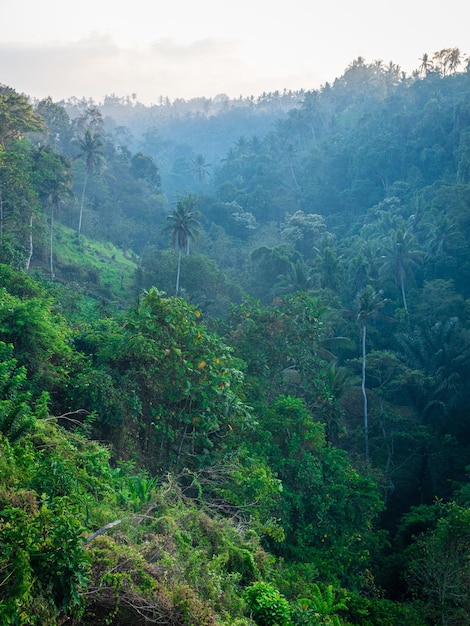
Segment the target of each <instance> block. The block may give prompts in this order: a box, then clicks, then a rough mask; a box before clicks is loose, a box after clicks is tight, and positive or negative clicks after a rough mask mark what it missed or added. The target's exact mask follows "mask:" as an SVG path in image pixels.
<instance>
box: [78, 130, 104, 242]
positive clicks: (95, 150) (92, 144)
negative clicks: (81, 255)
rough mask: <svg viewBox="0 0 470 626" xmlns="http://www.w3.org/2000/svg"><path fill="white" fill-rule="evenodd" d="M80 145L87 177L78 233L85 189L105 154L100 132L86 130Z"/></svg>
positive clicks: (79, 220) (83, 188)
mask: <svg viewBox="0 0 470 626" xmlns="http://www.w3.org/2000/svg"><path fill="white" fill-rule="evenodd" d="M78 144H79V147H80V156H83V157H84V158H85V165H86V168H85V178H84V179H83V187H82V199H81V202H80V217H79V219H78V234H79V235H80V233H81V231H82V218H83V205H84V202H85V190H86V186H87V182H88V177H89V176H91V175H92V174H93V170H94V169H95V167H96V166H97V165H98V163H99V160H100V157H101V155H102V154H103V153H102V151H101V150H100V148H101V147H102V145H103V142H102V141H101V137H100V135H99V134H97V133H94V134H93V135H92V134H91V132H90V131H89V130H86V131H85V135H84V137H83V139H80V141H79V142H78Z"/></svg>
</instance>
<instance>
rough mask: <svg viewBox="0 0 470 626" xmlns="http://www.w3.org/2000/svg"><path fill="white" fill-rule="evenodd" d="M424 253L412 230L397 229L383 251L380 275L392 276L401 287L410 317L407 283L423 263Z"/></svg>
mask: <svg viewBox="0 0 470 626" xmlns="http://www.w3.org/2000/svg"><path fill="white" fill-rule="evenodd" d="M423 256H424V253H423V251H422V250H421V249H420V248H418V246H417V243H416V240H415V237H414V235H413V233H412V232H411V231H410V229H407V230H405V231H403V230H402V229H397V230H396V231H394V232H392V234H391V236H390V238H389V243H388V245H386V246H385V247H384V248H383V250H382V259H383V263H382V265H381V267H380V269H379V274H380V275H387V274H390V275H392V276H393V277H394V278H395V282H396V283H397V285H398V286H399V287H400V291H401V297H402V301H403V308H404V309H405V314H406V315H408V305H407V302H406V291H405V282H406V278H407V276H408V275H409V274H411V272H412V270H413V269H414V268H415V267H418V265H419V264H420V263H421V261H422V259H423Z"/></svg>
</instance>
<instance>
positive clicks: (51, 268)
mask: <svg viewBox="0 0 470 626" xmlns="http://www.w3.org/2000/svg"><path fill="white" fill-rule="evenodd" d="M53 245H54V207H51V228H50V241H49V247H50V256H49V268H50V271H51V278H52V279H54V278H55V277H54V263H53V257H52V253H53Z"/></svg>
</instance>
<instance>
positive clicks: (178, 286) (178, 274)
mask: <svg viewBox="0 0 470 626" xmlns="http://www.w3.org/2000/svg"><path fill="white" fill-rule="evenodd" d="M180 270H181V248H180V249H179V252H178V269H177V271H176V293H175V295H176V296H177V295H178V292H179V290H180Z"/></svg>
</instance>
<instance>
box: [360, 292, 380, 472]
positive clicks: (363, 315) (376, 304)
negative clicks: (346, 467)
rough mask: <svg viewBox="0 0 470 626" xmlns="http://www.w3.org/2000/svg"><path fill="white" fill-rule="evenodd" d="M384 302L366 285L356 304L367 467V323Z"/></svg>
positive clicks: (376, 314)
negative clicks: (359, 337) (359, 334)
mask: <svg viewBox="0 0 470 626" xmlns="http://www.w3.org/2000/svg"><path fill="white" fill-rule="evenodd" d="M384 304H385V300H384V299H383V298H382V294H381V293H377V292H376V291H374V289H373V288H372V286H371V285H367V287H366V288H365V289H363V290H362V292H361V293H360V294H359V297H358V304H357V310H358V314H357V319H358V320H359V322H360V324H361V352H362V378H361V390H362V397H363V400H364V438H365V457H366V464H367V465H369V411H368V403H367V393H366V364H367V351H366V340H367V323H368V321H369V320H370V319H372V318H375V317H377V316H378V315H379V311H380V309H381V308H382V307H383V306H384Z"/></svg>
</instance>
